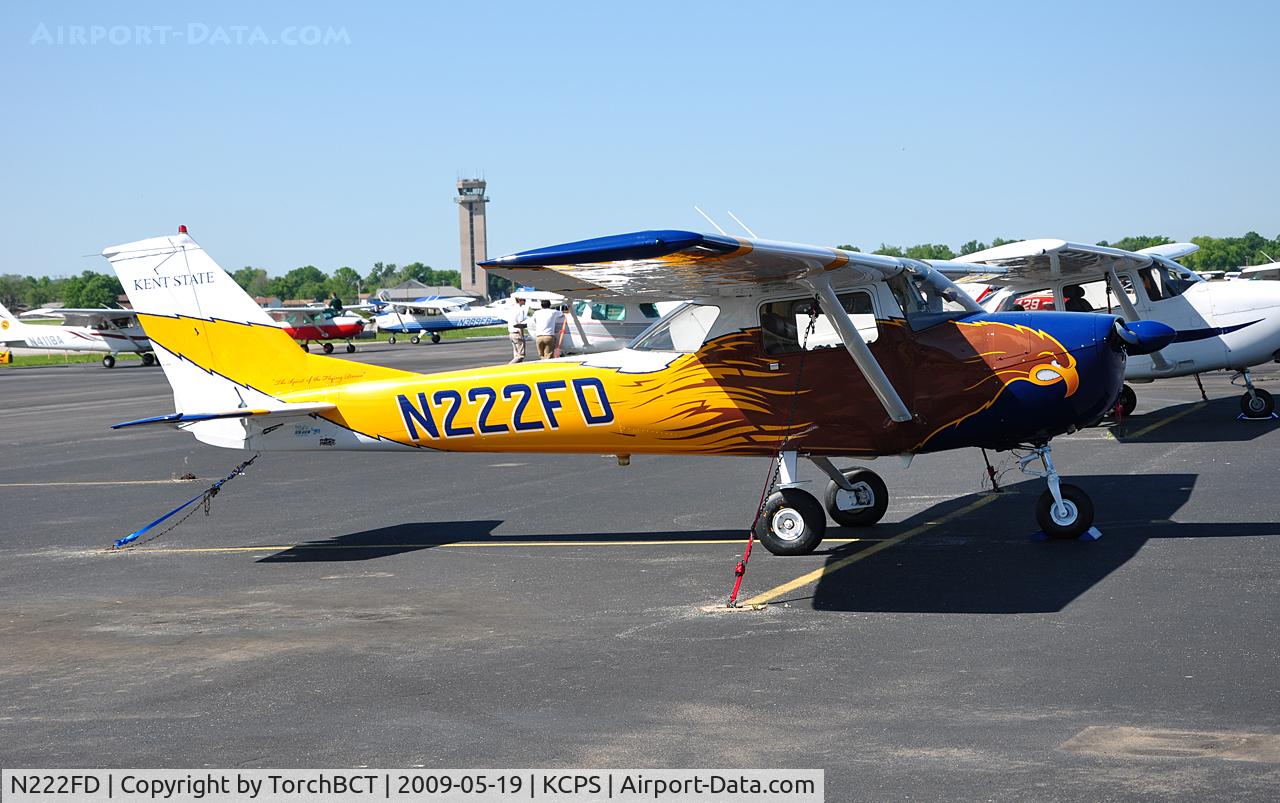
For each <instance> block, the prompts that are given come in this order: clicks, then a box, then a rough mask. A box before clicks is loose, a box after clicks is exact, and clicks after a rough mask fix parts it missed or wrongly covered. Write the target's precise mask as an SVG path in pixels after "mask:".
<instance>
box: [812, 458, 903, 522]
mask: <svg viewBox="0 0 1280 803" xmlns="http://www.w3.org/2000/svg"><path fill="white" fill-rule="evenodd" d="M841 473H842V474H844V477H845V479H846V480H848V481H849V484H850V485H852V486H853V490H852V491H846V490H845V489H844V488H841V487H840V486H839V485H837V484H836V483H835V480H831V481H829V482H828V483H827V492H826V494H824V498H823V501H824V503H825V504H826V508H827V513H828V515H830V516H831V520H832V521H834V522H835V523H836V524H839V525H840V526H841V527H870V526H871V525H872V524H875V523H876V522H878V521H880V519H881V518H883V517H884V513H885V511H886V510H888V509H889V489H888V487H887V486H885V484H884V480H882V479H880V476H879V475H878V474H876V473H875V472H874V471H872V470H871V469H869V468H851V469H846V470H845V471H842V472H841Z"/></svg>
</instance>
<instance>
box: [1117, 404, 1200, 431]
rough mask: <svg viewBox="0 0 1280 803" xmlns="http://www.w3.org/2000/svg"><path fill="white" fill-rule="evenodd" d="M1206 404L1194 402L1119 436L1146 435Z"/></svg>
mask: <svg viewBox="0 0 1280 803" xmlns="http://www.w3.org/2000/svg"><path fill="white" fill-rule="evenodd" d="M1206 404H1208V402H1196V403H1195V404H1193V405H1191V406H1190V407H1188V408H1187V409H1185V410H1183V411H1182V412H1180V413H1174V414H1173V415H1171V416H1169V417H1168V418H1163V419H1161V420H1159V421H1157V422H1155V423H1154V424H1149V425H1147V426H1145V427H1143V428H1142V429H1140V430H1138V431H1137V432H1130V433H1128V434H1126V435H1123V436H1121V437H1125V438H1141V437H1142V436H1143V435H1146V434H1147V433H1149V432H1154V431H1155V430H1157V429H1159V428H1160V427H1163V426H1164V425H1165V424H1172V423H1173V422H1174V421H1177V420H1178V419H1179V418H1182V417H1183V416H1184V415H1190V414H1191V413H1194V412H1195V411H1196V410H1199V409H1200V408H1202V407H1204V406H1205V405H1206Z"/></svg>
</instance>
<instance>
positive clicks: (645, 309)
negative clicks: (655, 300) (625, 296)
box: [640, 304, 662, 318]
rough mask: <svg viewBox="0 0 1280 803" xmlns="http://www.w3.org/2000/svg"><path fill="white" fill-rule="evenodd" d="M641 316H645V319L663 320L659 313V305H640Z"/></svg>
mask: <svg viewBox="0 0 1280 803" xmlns="http://www.w3.org/2000/svg"><path fill="white" fill-rule="evenodd" d="M640 314H641V315H643V316H644V317H646V318H661V317H662V315H660V314H659V313H658V305H657V304H641V305H640Z"/></svg>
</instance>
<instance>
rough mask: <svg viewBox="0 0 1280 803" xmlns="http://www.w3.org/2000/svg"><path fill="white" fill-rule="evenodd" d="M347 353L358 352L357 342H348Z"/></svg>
mask: <svg viewBox="0 0 1280 803" xmlns="http://www.w3.org/2000/svg"><path fill="white" fill-rule="evenodd" d="M347 353H348V354H355V353H356V344H355V343H348V344H347Z"/></svg>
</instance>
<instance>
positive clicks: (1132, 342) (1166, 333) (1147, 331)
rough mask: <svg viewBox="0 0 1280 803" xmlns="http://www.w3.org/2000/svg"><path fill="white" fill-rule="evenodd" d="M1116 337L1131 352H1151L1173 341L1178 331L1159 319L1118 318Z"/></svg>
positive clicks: (1115, 329) (1115, 328)
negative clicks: (1126, 319)
mask: <svg viewBox="0 0 1280 803" xmlns="http://www.w3.org/2000/svg"><path fill="white" fill-rule="evenodd" d="M1114 331H1115V334H1116V337H1117V338H1118V339H1119V340H1120V341H1121V342H1122V343H1124V350H1125V351H1126V352H1128V353H1129V354H1150V353H1152V352H1153V351H1159V350H1160V349H1162V348H1164V347H1165V346H1167V345H1169V344H1170V343H1172V342H1173V338H1174V337H1175V336H1176V335H1177V332H1175V331H1174V330H1173V327H1171V326H1166V325H1165V324H1163V323H1160V322H1159V321H1124V320H1121V319H1119V318H1117V319H1116V322H1115V327H1114Z"/></svg>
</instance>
